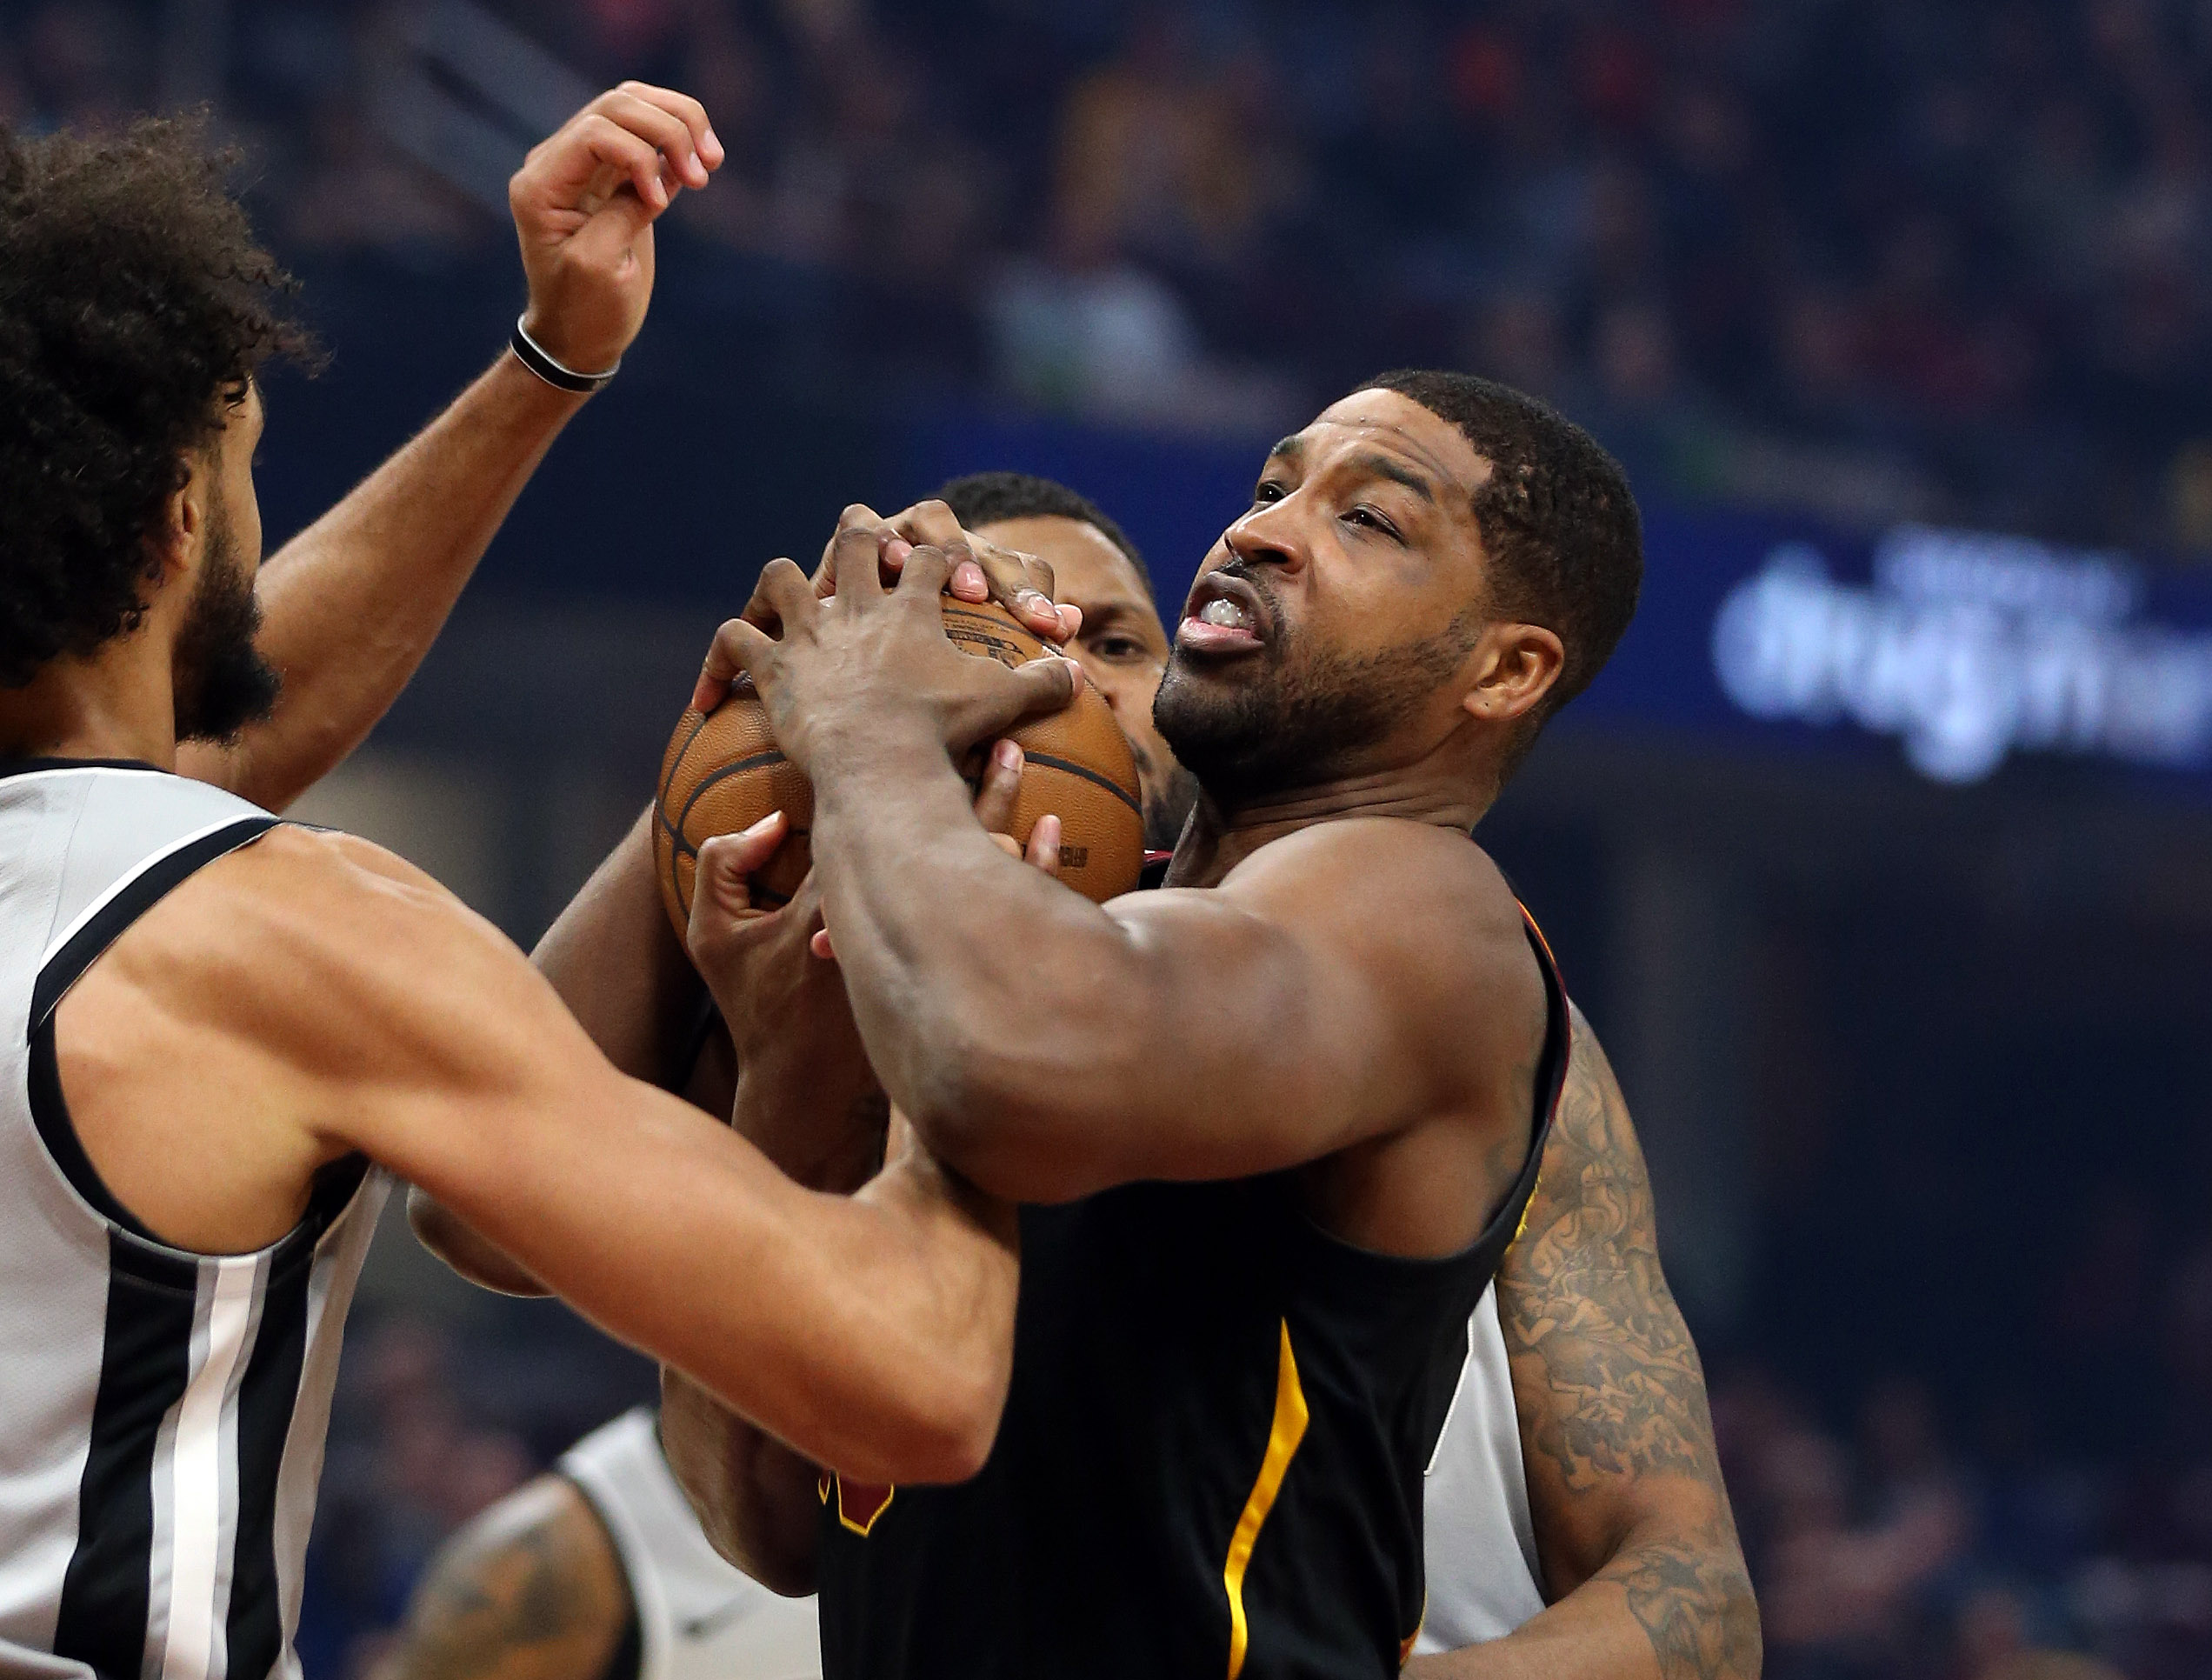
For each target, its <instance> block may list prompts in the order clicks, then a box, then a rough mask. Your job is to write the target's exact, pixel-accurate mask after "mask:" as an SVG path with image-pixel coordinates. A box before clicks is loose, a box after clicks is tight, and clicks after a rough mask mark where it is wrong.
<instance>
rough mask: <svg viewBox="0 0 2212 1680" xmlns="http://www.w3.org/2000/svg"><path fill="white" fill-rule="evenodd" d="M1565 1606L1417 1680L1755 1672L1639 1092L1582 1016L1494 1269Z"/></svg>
mask: <svg viewBox="0 0 2212 1680" xmlns="http://www.w3.org/2000/svg"><path fill="white" fill-rule="evenodd" d="M1498 1304H1499V1310H1500V1317H1501V1318H1502V1321H1503V1323H1504V1327H1505V1343H1506V1347H1507V1349H1508V1350H1509V1353H1510V1355H1511V1357H1512V1361H1513V1389H1514V1398H1515V1402H1516V1408H1517V1410H1519V1412H1520V1417H1521V1449H1522V1461H1523V1463H1525V1465H1526V1466H1527V1471H1528V1477H1529V1502H1530V1505H1531V1509H1532V1512H1533V1515H1534V1517H1535V1519H1536V1543H1537V1548H1538V1550H1539V1552H1540V1553H1541V1555H1542V1562H1543V1568H1544V1576H1545V1579H1546V1581H1547V1583H1548V1584H1549V1590H1550V1592H1551V1595H1552V1597H1554V1599H1555V1601H1556V1602H1554V1603H1553V1604H1552V1607H1551V1608H1550V1609H1549V1610H1546V1611H1545V1612H1544V1613H1543V1614H1542V1616H1539V1617H1536V1620H1534V1621H1533V1622H1530V1623H1529V1624H1528V1625H1527V1626H1526V1627H1524V1628H1522V1629H1521V1630H1519V1631H1518V1632H1516V1633H1515V1634H1513V1635H1512V1636H1511V1637H1508V1638H1505V1639H1501V1640H1497V1641H1496V1642H1494V1643H1489V1644H1482V1645H1473V1646H1469V1647H1468V1648H1466V1649H1465V1650H1457V1651H1449V1652H1445V1653H1442V1654H1440V1655H1438V1656H1435V1657H1422V1658H1421V1659H1419V1660H1418V1661H1416V1662H1415V1663H1413V1664H1412V1665H1411V1667H1410V1668H1409V1670H1407V1672H1408V1673H1409V1675H1410V1676H1412V1677H1415V1680H1524V1677H1525V1680H1537V1677H1543V1680H1654V1677H1656V1680H1756V1676H1757V1674H1758V1672H1759V1664H1760V1638H1759V1610H1758V1605H1757V1603H1756V1601H1755V1600H1754V1599H1753V1597H1752V1596H1751V1582H1750V1577H1749V1575H1748V1574H1747V1573H1746V1571H1745V1570H1744V1565H1743V1551H1742V1546H1741V1544H1740V1543H1738V1541H1737V1539H1736V1520H1735V1517H1734V1516H1733V1515H1732V1514H1731V1512H1730V1510H1729V1498H1728V1490H1727V1489H1726V1488H1725V1487H1723V1486H1722V1483H1721V1468H1720V1460H1719V1456H1718V1454H1717V1452H1716V1450H1715V1448H1714V1443H1713V1420H1712V1417H1711V1414H1710V1413H1709V1410H1707V1407H1706V1403H1705V1374H1704V1370H1703V1368H1702V1366H1701V1365H1700V1364H1699V1363H1698V1358H1697V1349H1696V1344H1695V1343H1692V1342H1691V1340H1690V1337H1689V1327H1688V1326H1687V1325H1685V1324H1684V1323H1682V1312H1681V1310H1680V1309H1679V1308H1678V1307H1676V1304H1675V1299H1674V1296H1673V1294H1672V1293H1671V1292H1670V1291H1669V1289H1668V1287H1667V1280H1666V1277H1665V1275H1664V1274H1663V1273H1662V1270H1660V1265H1659V1247H1658V1237H1657V1231H1656V1226H1655V1223H1654V1221H1653V1216H1652V1203H1651V1182H1650V1179H1649V1176H1648V1175H1647V1173H1646V1172H1645V1170H1644V1164H1643V1153H1642V1150H1640V1149H1639V1148H1638V1147H1637V1144H1636V1130H1635V1128H1634V1127H1633V1126H1632V1125H1631V1124H1630V1123H1629V1111H1628V1105H1627V1103H1626V1102H1625V1101H1624V1100H1623V1098H1622V1095H1621V1088H1620V1085H1619V1083H1617V1082H1616V1080H1615V1078H1614V1077H1613V1070H1612V1067H1611V1066H1610V1064H1609V1063H1607V1061H1606V1059H1605V1053H1604V1051H1603V1050H1600V1049H1599V1048H1598V1043H1597V1039H1596V1036H1595V1035H1594V1034H1593V1033H1592V1032H1591V1031H1590V1029H1589V1023H1587V1022H1586V1021H1584V1020H1583V1019H1582V1016H1581V1014H1580V1012H1579V1011H1578V1012H1577V1013H1576V1017H1575V1048H1574V1055H1573V1059H1572V1060H1571V1061H1570V1062H1569V1064H1568V1070H1567V1085H1566V1089H1565V1090H1564V1092H1563V1093H1562V1096H1561V1098H1560V1105H1559V1112H1558V1115H1557V1117H1556V1119H1555V1120H1554V1122H1553V1123H1552V1133H1551V1141H1550V1143H1549V1146H1548V1147H1547V1148H1546V1150H1545V1151H1544V1160H1543V1176H1542V1180H1541V1181H1540V1183H1539V1184H1538V1188H1537V1190H1536V1199H1535V1201H1534V1202H1533V1203H1531V1204H1530V1207H1529V1223H1528V1226H1527V1229H1526V1230H1525V1231H1524V1233H1523V1234H1522V1238H1521V1240H1520V1241H1519V1242H1518V1243H1516V1244H1515V1245H1514V1246H1513V1248H1512V1249H1511V1250H1509V1251H1508V1252H1507V1255H1506V1259H1505V1263H1504V1265H1503V1267H1502V1269H1501V1270H1500V1271H1499V1274H1498Z"/></svg>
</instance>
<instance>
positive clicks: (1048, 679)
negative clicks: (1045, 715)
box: [949, 654, 1083, 747]
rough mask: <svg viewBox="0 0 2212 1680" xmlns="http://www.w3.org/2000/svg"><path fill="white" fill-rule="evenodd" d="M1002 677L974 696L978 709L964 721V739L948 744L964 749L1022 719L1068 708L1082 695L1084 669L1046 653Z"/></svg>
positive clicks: (999, 732)
mask: <svg viewBox="0 0 2212 1680" xmlns="http://www.w3.org/2000/svg"><path fill="white" fill-rule="evenodd" d="M1001 671H1002V673H1003V674H1002V675H1001V677H998V678H997V679H996V680H994V681H993V682H992V683H990V684H989V692H988V693H987V694H984V695H980V696H978V697H977V710H976V712H975V714H974V715H973V716H972V717H969V718H967V719H966V720H964V722H965V726H964V727H963V729H962V730H961V731H960V733H961V735H962V736H963V737H964V738H963V739H962V740H960V741H957V742H955V743H949V744H953V745H956V746H961V747H965V746H968V745H970V744H972V743H975V742H977V741H980V740H983V739H984V738H986V737H989V736H994V735H1003V734H1005V733H1006V732H1007V731H1008V730H1010V729H1012V728H1013V727H1014V725H1016V723H1020V722H1021V721H1022V720H1023V718H1025V717H1036V715H1037V714H1039V713H1040V712H1049V711H1058V710H1061V708H1063V706H1068V705H1071V704H1073V703H1074V702H1075V698H1076V696H1077V695H1079V694H1081V693H1082V692H1083V667H1082V666H1080V665H1078V664H1077V663H1076V662H1075V661H1074V660H1072V659H1065V658H1062V657H1060V656H1058V655H1056V654H1047V655H1046V656H1045V657H1043V658H1042V659H1032V660H1030V661H1029V663H1028V664H1026V665H1016V666H1015V667H1014V668H1013V669H1012V670H1005V668H1004V667H1001Z"/></svg>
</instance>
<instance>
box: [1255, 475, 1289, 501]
mask: <svg viewBox="0 0 2212 1680" xmlns="http://www.w3.org/2000/svg"><path fill="white" fill-rule="evenodd" d="M1289 493H1290V492H1289V491H1288V490H1285V489H1283V486H1282V485H1280V484H1278V483H1276V482H1275V480H1273V479H1272V478H1263V479H1262V480H1260V483H1259V488H1258V489H1256V490H1254V491H1253V492H1252V505H1253V506H1254V507H1256V508H1263V507H1265V506H1267V505H1268V503H1270V502H1280V501H1281V500H1282V499H1283V497H1286V496H1288V495H1289Z"/></svg>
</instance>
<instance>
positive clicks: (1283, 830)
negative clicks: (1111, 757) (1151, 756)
mask: <svg viewBox="0 0 2212 1680" xmlns="http://www.w3.org/2000/svg"><path fill="white" fill-rule="evenodd" d="M1494 797H1496V796H1495V790H1494V788H1493V787H1492V784H1491V783H1489V782H1485V783H1483V784H1482V788H1480V789H1478V788H1476V787H1473V786H1470V785H1469V783H1468V781H1467V779H1466V778H1465V777H1463V776H1447V775H1440V774H1436V773H1435V772H1434V771H1433V770H1430V771H1429V772H1428V773H1425V774H1424V773H1422V770H1416V771H1413V772H1411V773H1409V772H1407V771H1405V770H1387V771H1379V772H1376V773H1372V774H1368V775H1356V776H1346V777H1338V778H1336V779H1334V780H1331V781H1328V782H1323V783H1316V784H1315V785H1313V786H1311V787H1304V788H1297V789H1293V790H1288V791H1285V792H1283V793H1277V794H1266V795H1259V796H1255V797H1250V798H1247V799H1243V800H1241V801H1237V802H1235V803H1229V802H1225V801H1220V800H1216V798H1215V797H1214V796H1213V795H1212V794H1211V793H1209V792H1205V791H1203V790H1202V791H1201V794H1200V796H1199V800H1198V808H1197V810H1196V813H1195V814H1194V815H1193V816H1192V817H1191V820H1190V825H1189V827H1188V828H1186V829H1185V830H1183V841H1182V843H1181V844H1180V845H1178V846H1177V847H1176V855H1175V862H1174V863H1173V864H1172V865H1170V866H1169V870H1168V884H1169V886H1171V887H1210V886H1215V885H1216V884H1218V883H1220V882H1221V880H1222V879H1223V877H1225V876H1227V875H1228V873H1229V871H1230V870H1233V869H1235V868H1236V866H1237V865H1238V864H1239V863H1243V861H1244V860H1245V859H1246V858H1247V857H1250V856H1251V855H1252V854H1253V853H1254V852H1256V851H1257V850H1259V849H1260V848H1261V847H1262V846H1264V845H1266V844H1267V843H1269V841H1271V840H1280V839H1282V838H1283V837H1284V836H1285V835H1289V834H1295V833H1296V832H1297V831H1298V830H1300V829H1307V828H1312V827H1314V826H1315V825H1316V824H1317V823H1342V822H1347V821H1349V820H1351V819H1354V818H1357V817H1395V818H1396V819H1397V820H1399V821H1401V822H1407V823H1431V824H1433V825H1435V826H1436V827H1437V828H1448V829H1457V830H1460V831H1461V832H1462V833H1466V832H1469V831H1471V830H1473V829H1474V827H1475V825H1476V823H1479V822H1480V821H1482V814H1483V812H1484V811H1486V810H1489V806H1490V802H1491V800H1492V798H1494Z"/></svg>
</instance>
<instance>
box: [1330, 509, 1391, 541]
mask: <svg viewBox="0 0 2212 1680" xmlns="http://www.w3.org/2000/svg"><path fill="white" fill-rule="evenodd" d="M1344 521H1345V523H1347V524H1352V525H1361V526H1364V527H1365V528H1366V529H1367V530H1376V531H1380V532H1382V533H1383V536H1385V537H1394V538H1395V537H1398V528H1397V527H1396V525H1394V524H1392V523H1390V522H1389V520H1388V519H1387V518H1385V517H1383V515H1382V514H1380V513H1377V512H1376V510H1374V509H1373V508H1370V507H1369V506H1368V505H1367V504H1366V503H1361V504H1360V505H1359V506H1358V507H1356V508H1353V509H1351V510H1349V512H1347V513H1346V514H1345V515H1344ZM1399 540H1402V538H1401V539H1399Z"/></svg>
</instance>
